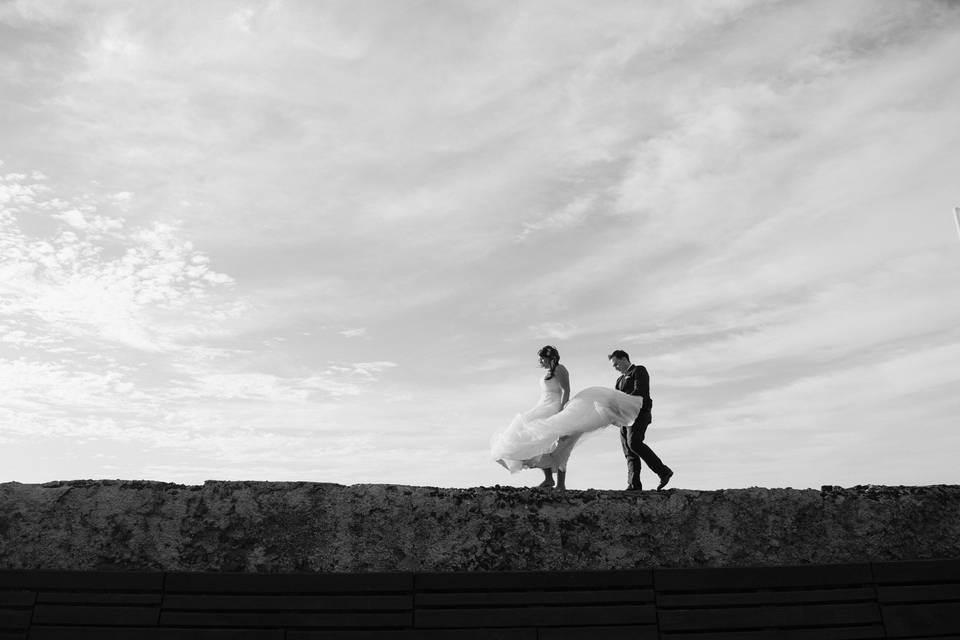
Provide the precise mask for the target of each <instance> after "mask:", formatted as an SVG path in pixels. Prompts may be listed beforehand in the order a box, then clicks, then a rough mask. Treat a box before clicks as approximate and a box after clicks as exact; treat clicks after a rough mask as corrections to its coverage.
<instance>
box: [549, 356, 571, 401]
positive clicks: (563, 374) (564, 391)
mask: <svg viewBox="0 0 960 640" xmlns="http://www.w3.org/2000/svg"><path fill="white" fill-rule="evenodd" d="M553 375H554V376H556V378H557V382H559V383H560V408H561V409H563V408H564V407H565V406H567V401H568V400H569V399H570V372H569V371H567V368H566V367H565V366H563V365H562V364H559V365H557V369H556V371H554V372H553Z"/></svg>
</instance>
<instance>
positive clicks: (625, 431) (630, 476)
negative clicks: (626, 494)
mask: <svg viewBox="0 0 960 640" xmlns="http://www.w3.org/2000/svg"><path fill="white" fill-rule="evenodd" d="M632 431H633V427H631V426H626V427H620V445H621V446H622V447H623V456H624V457H625V458H626V459H627V489H628V490H629V489H636V490H638V491H639V490H640V489H641V488H642V486H641V484H640V457H639V456H638V455H637V453H636V451H634V449H633V447H631V446H630V442H631V439H632V434H631V432H632Z"/></svg>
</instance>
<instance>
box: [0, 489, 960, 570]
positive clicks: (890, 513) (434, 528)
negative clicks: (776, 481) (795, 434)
mask: <svg viewBox="0 0 960 640" xmlns="http://www.w3.org/2000/svg"><path fill="white" fill-rule="evenodd" d="M932 558H960V486H955V485H937V486H929V487H854V488H849V489H843V488H839V487H824V489H823V490H822V491H816V490H795V489H763V488H751V489H732V490H724V491H688V490H678V489H673V490H669V491H664V492H661V493H656V492H652V491H647V492H642V493H625V492H621V491H592V490H591V491H567V492H556V491H545V490H538V489H517V488H512V487H492V488H473V489H442V488H433V487H409V486H398V485H353V486H342V485H336V484H320V483H303V482H290V483H287V482H207V483H205V484H203V485H202V486H184V485H176V484H167V483H158V482H140V481H136V482H134V481H119V480H112V481H107V480H103V481H92V480H86V481H71V482H55V483H48V484H43V485H29V484H19V483H5V484H0V569H78V570H87V571H90V570H133V569H139V570H162V571H251V572H300V571H307V572H315V571H316V572H365V571H506V570H586V569H628V568H646V567H722V566H747V565H787V564H827V563H843V562H863V561H882V560H915V559H932Z"/></svg>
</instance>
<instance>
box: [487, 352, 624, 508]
mask: <svg viewBox="0 0 960 640" xmlns="http://www.w3.org/2000/svg"><path fill="white" fill-rule="evenodd" d="M559 362H560V354H559V353H557V350H556V349H555V348H554V347H551V346H546V347H544V348H543V349H541V350H540V366H542V367H544V368H546V369H549V370H550V371H549V372H548V373H547V375H546V376H544V377H543V378H542V379H541V380H540V391H541V394H540V402H539V403H537V406H535V407H533V408H532V409H530V410H529V411H527V412H525V413H522V414H520V415H518V416H516V417H515V418H514V419H513V421H512V422H511V423H510V425H509V426H507V427H506V428H505V429H503V430H501V431H499V432H498V433H495V434H494V435H493V437H492V438H491V439H490V452H491V454H492V455H493V458H494V459H495V460H496V461H497V462H499V463H500V464H501V465H503V466H504V467H506V468H507V469H508V470H509V471H510V472H511V473H515V472H517V471H519V470H520V469H525V468H535V467H539V468H541V469H543V475H544V480H543V482H542V483H541V484H540V485H539V486H541V487H552V486H554V482H553V470H556V471H557V483H556V486H557V488H558V489H564V488H566V487H565V486H564V482H565V480H566V468H567V460H568V458H569V457H570V451H571V450H572V449H573V446H574V445H575V444H576V443H577V441H578V440H579V439H580V437H581V436H582V435H583V434H584V433H588V432H590V431H596V430H597V429H602V428H603V427H606V426H609V425H611V424H617V425H623V424H630V423H632V422H633V421H634V420H635V419H636V417H637V415H638V414H639V413H640V409H641V407H642V406H643V396H632V395H629V394H626V393H623V392H622V391H617V390H616V389H611V388H608V387H587V388H586V389H584V390H583V391H580V392H579V393H577V394H576V395H575V396H573V397H572V398H570V377H569V374H568V373H567V370H566V368H564V367H563V365H561V364H559ZM558 372H559V373H558ZM568 398H569V401H568V400H567V399H568Z"/></svg>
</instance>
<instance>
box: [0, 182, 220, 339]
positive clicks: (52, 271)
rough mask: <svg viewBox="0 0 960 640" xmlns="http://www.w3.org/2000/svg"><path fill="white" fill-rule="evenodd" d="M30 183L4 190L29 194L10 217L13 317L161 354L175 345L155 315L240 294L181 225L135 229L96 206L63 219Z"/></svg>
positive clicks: (5, 235)
mask: <svg viewBox="0 0 960 640" xmlns="http://www.w3.org/2000/svg"><path fill="white" fill-rule="evenodd" d="M26 177H27V176H26V175H25V174H18V175H13V176H12V177H11V175H8V176H6V177H5V178H4V183H3V185H2V186H4V187H6V188H7V192H8V193H9V192H13V193H15V194H16V193H19V194H21V195H20V196H15V197H13V198H11V199H10V201H11V202H14V203H15V204H16V205H19V206H10V205H9V204H7V205H4V208H3V209H2V210H0V248H2V250H3V253H4V256H6V258H7V260H6V262H5V264H4V265H3V272H4V275H5V277H4V279H3V282H2V287H3V290H4V292H5V294H6V295H7V297H8V298H7V304H6V306H5V308H4V312H5V315H13V316H15V317H20V318H25V317H29V316H32V317H35V318H38V319H40V320H41V321H42V322H43V323H45V324H46V328H45V329H43V331H53V332H55V333H58V334H62V335H64V336H86V337H98V338H100V339H104V340H107V341H115V342H119V343H122V344H125V345H127V346H132V347H134V348H137V349H143V350H147V351H157V350H164V349H171V348H175V345H174V344H173V343H172V342H171V341H170V336H168V335H165V332H164V331H163V329H162V327H157V326H156V325H154V324H153V322H152V319H151V313H152V312H153V311H154V310H160V311H169V310H173V309H177V308H183V307H185V306H186V305H187V304H190V303H193V302H195V301H199V300H202V299H203V297H204V296H205V295H206V294H207V292H208V291H210V290H211V289H212V288H213V287H215V286H224V285H229V284H232V279H231V278H230V277H229V276H226V275H225V274H221V273H217V272H214V271H213V270H211V269H210V267H209V260H208V259H207V258H206V257H205V256H204V255H203V254H201V253H200V252H198V251H196V250H195V249H194V247H193V245H192V243H191V242H189V241H186V240H184V239H182V238H181V237H180V235H179V228H178V226H177V225H175V224H171V223H168V222H154V223H153V224H150V225H148V226H143V227H135V228H131V229H128V228H127V227H126V226H125V224H124V221H123V220H122V219H120V218H114V217H111V216H107V215H100V214H98V213H97V209H96V207H94V206H91V205H82V206H74V207H73V208H69V209H66V210H62V211H61V209H63V207H61V206H59V205H58V204H57V202H60V201H54V200H37V199H36V195H37V194H38V193H41V192H42V191H43V190H40V189H38V188H37V187H38V185H37V184H30V183H27V182H25V181H26ZM10 187H17V189H11V188H10ZM22 194H29V197H27V196H24V195H22ZM45 204H46V205H49V206H44V205H45ZM23 205H30V206H29V207H26V208H25V207H24V206H23ZM51 210H52V211H59V212H58V213H52V214H50V213H48V212H49V211H51ZM21 218H23V219H26V218H33V219H34V220H36V221H37V222H34V223H33V224H34V225H36V224H37V223H41V224H45V225H47V226H48V227H50V230H51V233H49V234H44V235H33V234H28V233H26V232H25V231H24V230H23V227H22V226H21V224H20V219H21ZM58 221H59V222H60V223H63V224H57V222H58ZM51 223H52V224H51ZM111 254H112V257H111Z"/></svg>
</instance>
